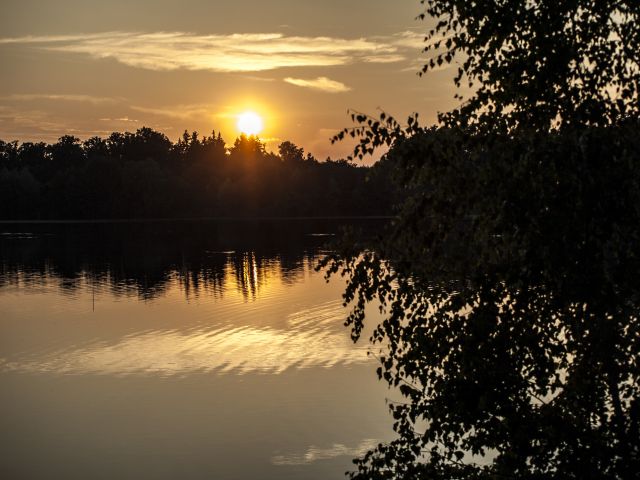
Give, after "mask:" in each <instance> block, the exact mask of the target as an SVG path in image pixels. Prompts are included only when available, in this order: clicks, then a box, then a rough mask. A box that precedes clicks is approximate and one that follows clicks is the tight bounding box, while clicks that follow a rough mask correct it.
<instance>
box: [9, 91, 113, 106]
mask: <svg viewBox="0 0 640 480" xmlns="http://www.w3.org/2000/svg"><path fill="white" fill-rule="evenodd" d="M0 100H5V101H17V102H32V101H39V100H59V101H65V102H85V103H92V104H101V103H111V102H115V101H117V100H116V99H115V98H111V97H96V96H93V95H78V94H58V93H14V94H11V95H3V96H0Z"/></svg>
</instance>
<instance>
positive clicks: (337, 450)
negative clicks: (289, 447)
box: [271, 438, 379, 465]
mask: <svg viewBox="0 0 640 480" xmlns="http://www.w3.org/2000/svg"><path fill="white" fill-rule="evenodd" d="M378 443H379V442H378V440H375V439H372V438H367V439H365V440H363V441H362V442H360V444H359V445H357V446H355V447H352V448H349V447H347V446H346V445H343V444H342V443H334V444H333V445H332V446H330V447H328V448H320V447H317V446H315V445H311V446H310V447H309V448H307V451H306V452H305V453H303V454H289V455H276V456H274V457H272V458H271V463H272V464H274V465H308V464H310V463H314V462H317V461H318V460H329V459H332V458H336V457H344V456H347V457H352V458H353V457H360V456H362V455H364V454H365V453H366V452H368V451H369V450H372V449H373V448H375V447H376V445H378Z"/></svg>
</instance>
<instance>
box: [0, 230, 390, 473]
mask: <svg viewBox="0 0 640 480" xmlns="http://www.w3.org/2000/svg"><path fill="white" fill-rule="evenodd" d="M344 223H353V222H346V221H342V222H338V221H329V220H327V221H319V220H316V221H311V220H306V221H302V220H300V221H263V222H251V221H246V222H196V221H193V222H189V221H183V222H156V223H153V222H150V223H113V224H109V223H105V224H4V225H0V258H1V263H0V443H1V453H0V477H1V478H7V479H9V478H10V479H45V478H46V479H87V478H91V479H116V478H118V479H129V478H130V479H147V478H148V479H175V478H181V479H205V478H207V479H251V478H259V479H339V478H344V472H345V471H346V470H349V469H351V467H352V464H351V459H352V458H353V457H355V456H357V455H360V454H362V453H364V452H365V451H366V450H367V449H369V448H371V447H372V446H374V445H375V444H377V443H378V442H379V441H383V440H388V439H389V438H390V435H391V433H392V430H391V422H392V420H391V419H390V417H389V415H388V410H387V400H388V398H389V397H390V392H389V390H388V389H387V387H386V384H383V383H381V382H379V381H378V379H377V376H376V374H375V369H376V366H377V362H376V360H375V358H374V356H373V355H368V352H369V351H370V350H372V348H373V347H371V346H370V345H369V344H368V343H367V342H366V341H363V342H361V343H358V344H356V345H354V344H353V343H352V342H351V340H350V337H349V331H348V329H347V328H346V327H344V326H343V320H344V318H345V316H346V310H345V309H344V308H343V307H342V301H341V293H342V290H343V287H344V283H343V280H342V279H341V278H339V277H337V278H333V279H332V280H331V281H330V282H329V283H327V282H326V281H325V279H324V277H323V274H322V273H318V272H316V271H315V269H314V267H315V265H316V264H317V262H318V260H319V259H320V258H321V257H322V256H323V255H324V254H325V253H326V252H327V250H326V249H327V247H326V244H327V241H328V240H330V239H332V238H335V237H333V235H335V234H336V233H338V231H339V229H340V227H341V225H342V224H344ZM358 223H359V225H360V226H364V227H365V229H368V230H375V229H376V228H378V227H379V225H380V222H379V221H377V222H373V221H364V220H363V221H360V222H358ZM371 315H372V316H375V315H376V312H375V310H372V311H371ZM371 353H372V354H374V355H375V351H372V352H371Z"/></svg>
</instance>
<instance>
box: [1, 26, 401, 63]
mask: <svg viewBox="0 0 640 480" xmlns="http://www.w3.org/2000/svg"><path fill="white" fill-rule="evenodd" d="M389 40H391V39H389ZM1 44H4V45H9V44H26V45H30V46H32V47H36V48H40V49H44V50H49V51H56V52H72V53H79V54H85V55H89V56H90V57H92V58H100V59H102V58H112V59H115V60H117V61H118V62H120V63H123V64H125V65H129V66H132V67H138V68H144V69H149V70H177V69H186V70H210V71H215V72H260V71H266V70H273V69H277V68H284V67H311V66H314V67H327V66H335V65H345V64H349V63H353V62H358V61H366V62H396V61H400V60H403V59H404V56H403V55H401V54H400V53H399V48H401V47H402V45H396V44H394V43H393V42H392V41H385V40H384V39H366V38H355V39H346V38H334V37H302V36H286V35H284V34H281V33H266V34H265V33H261V34H255V33H235V34H230V35H196V34H192V33H184V32H157V33H135V32H105V33H97V34H88V35H51V36H24V37H15V38H0V45H1Z"/></svg>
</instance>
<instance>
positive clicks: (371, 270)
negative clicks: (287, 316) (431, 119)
mask: <svg viewBox="0 0 640 480" xmlns="http://www.w3.org/2000/svg"><path fill="white" fill-rule="evenodd" d="M422 3H424V4H425V5H426V14H428V15H430V16H435V17H436V22H437V23H436V27H435V28H434V30H432V31H431V32H429V34H428V35H427V42H428V43H427V48H426V51H427V52H430V53H432V54H436V57H434V59H433V62H432V61H431V60H429V61H428V63H427V65H426V67H425V72H428V71H429V70H430V69H431V68H434V67H435V66H437V65H440V64H442V63H444V62H453V61H454V58H456V55H458V58H459V59H461V61H462V62H463V63H462V64H461V71H460V72H458V76H457V77H456V83H457V84H459V82H460V80H461V78H462V77H463V76H466V77H467V78H470V79H471V80H472V81H474V82H475V83H476V87H477V89H476V90H475V93H474V94H473V96H472V97H471V99H470V100H469V101H468V102H467V103H464V104H462V105H461V107H460V108H459V109H456V110H454V111H453V112H449V113H447V114H444V115H441V117H440V125H439V126H437V127H432V128H425V127H422V126H420V125H419V124H418V121H417V116H415V115H414V116H411V117H409V119H408V121H407V124H406V125H401V124H400V123H399V122H398V121H397V120H395V119H394V118H392V117H389V116H388V115H386V114H384V113H382V114H380V115H379V116H378V117H369V116H367V115H363V114H359V113H354V114H353V117H352V118H353V120H354V121H355V123H356V124H357V125H356V126H355V127H354V128H351V129H345V130H343V131H342V132H340V133H339V134H338V135H337V136H336V137H335V139H334V140H336V141H337V140H340V139H342V138H344V136H345V135H352V136H354V137H358V138H359V140H360V141H359V144H358V145H357V147H356V149H355V151H354V155H355V156H358V157H362V156H364V155H366V154H369V153H371V152H372V151H373V149H375V148H377V147H379V146H383V145H388V146H390V147H391V148H390V151H389V153H388V154H387V155H386V157H385V162H388V163H391V164H393V165H394V167H395V176H396V177H397V178H398V181H399V184H400V185H402V186H403V187H404V192H403V197H402V198H406V200H404V201H402V202H401V207H400V212H399V216H398V218H397V220H396V221H395V222H394V226H393V227H392V228H391V229H389V230H388V231H386V232H385V233H384V235H383V236H382V237H381V238H380V240H379V241H378V242H377V243H375V244H360V243H356V242H349V241H347V242H345V244H344V246H343V251H342V252H341V253H340V255H333V256H330V257H327V258H326V259H325V260H324V262H323V264H322V265H323V266H324V267H326V268H327V269H328V270H327V274H328V275H331V274H334V273H337V272H341V273H342V274H343V275H345V276H346V277H347V279H348V285H347V289H346V291H345V295H344V299H345V302H346V303H350V304H351V305H352V307H353V310H352V313H351V315H350V316H349V317H348V319H347V321H346V324H347V325H348V326H349V327H350V328H351V330H352V337H353V339H354V340H358V339H359V337H360V336H361V334H362V332H363V328H364V322H365V306H366V305H367V304H368V303H370V302H373V301H375V302H378V303H379V304H380V308H381V311H382V313H383V314H384V320H383V321H382V322H381V323H380V324H378V325H374V326H373V328H374V330H373V334H372V335H371V340H372V341H373V342H374V344H376V345H379V352H380V353H379V355H380V358H379V360H380V367H379V368H378V375H379V376H380V378H381V379H384V380H385V381H387V382H388V383H389V385H390V386H392V387H394V388H398V389H399V391H400V393H401V394H402V395H403V396H404V397H405V399H406V402H404V403H393V404H392V405H391V412H392V414H393V417H394V419H395V423H394V429H395V431H396V433H397V439H396V440H394V441H392V442H390V443H388V444H381V445H379V446H378V448H376V449H375V450H373V451H371V452H369V453H367V454H366V455H365V456H364V457H363V458H361V459H358V460H357V461H356V464H357V470H356V471H354V472H352V473H351V477H352V478H357V479H377V478H380V479H383V478H384V479H391V478H429V479H431V478H433V479H452V478H456V479H480V478H491V479H496V478H512V479H549V478H553V479H556V478H557V479H566V478H569V479H571V478H574V479H582V478H610V479H622V478H637V472H638V471H640V320H639V318H640V291H639V290H638V285H639V281H640V278H639V277H638V271H639V270H638V267H639V265H638V261H639V258H640V251H639V250H638V245H640V243H639V242H640V209H639V207H638V206H639V205H640V120H639V118H638V78H639V77H638V56H637V55H638V51H640V37H639V36H638V29H637V26H636V25H637V23H636V22H637V20H638V17H639V13H640V4H637V3H636V2H626V1H620V2H596V1H586V0H575V1H569V2H550V1H546V0H534V1H530V2H515V1H506V2H502V1H496V0H489V1H482V2H462V1H453V0H448V1H447V0H442V1H439V0H424V1H423V2H422ZM438 36H440V37H442V42H441V43H440V44H438V42H437V40H436V37H438ZM443 46H444V48H445V49H444V50H441V49H442V47H443Z"/></svg>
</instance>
